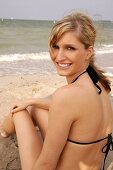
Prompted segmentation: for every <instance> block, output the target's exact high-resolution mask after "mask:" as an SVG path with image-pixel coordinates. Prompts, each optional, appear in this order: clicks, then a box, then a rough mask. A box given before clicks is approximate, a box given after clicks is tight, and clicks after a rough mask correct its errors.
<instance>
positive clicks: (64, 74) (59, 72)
mask: <svg viewBox="0 0 113 170" xmlns="http://www.w3.org/2000/svg"><path fill="white" fill-rule="evenodd" d="M57 73H58V74H59V76H68V75H69V73H68V72H66V71H64V70H57Z"/></svg>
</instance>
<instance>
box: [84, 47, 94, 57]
mask: <svg viewBox="0 0 113 170" xmlns="http://www.w3.org/2000/svg"><path fill="white" fill-rule="evenodd" d="M93 53H94V48H93V46H89V48H88V49H87V56H86V60H89V59H90V57H91V56H92V54H93Z"/></svg>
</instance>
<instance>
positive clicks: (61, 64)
mask: <svg viewBox="0 0 113 170" xmlns="http://www.w3.org/2000/svg"><path fill="white" fill-rule="evenodd" d="M58 65H59V66H60V67H63V68H65V67H68V66H70V64H69V63H58Z"/></svg>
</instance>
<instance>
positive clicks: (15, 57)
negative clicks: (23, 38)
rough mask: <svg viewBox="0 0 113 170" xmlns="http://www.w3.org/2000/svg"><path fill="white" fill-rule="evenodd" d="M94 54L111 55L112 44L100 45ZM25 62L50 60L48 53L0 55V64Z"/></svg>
mask: <svg viewBox="0 0 113 170" xmlns="http://www.w3.org/2000/svg"><path fill="white" fill-rule="evenodd" d="M95 52H96V54H109V53H113V44H102V45H101V46H99V47H96V48H95ZM25 60H50V55H49V52H47V51H45V52H38V53H14V54H1V55H0V62H16V61H25Z"/></svg>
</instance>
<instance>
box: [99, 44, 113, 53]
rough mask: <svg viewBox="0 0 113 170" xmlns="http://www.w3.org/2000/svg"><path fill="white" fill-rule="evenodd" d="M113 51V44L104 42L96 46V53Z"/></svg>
mask: <svg viewBox="0 0 113 170" xmlns="http://www.w3.org/2000/svg"><path fill="white" fill-rule="evenodd" d="M110 53H113V44H102V45H101V46H100V47H97V48H96V54H110Z"/></svg>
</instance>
